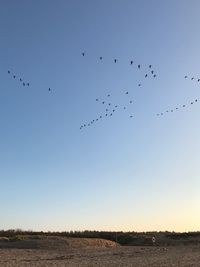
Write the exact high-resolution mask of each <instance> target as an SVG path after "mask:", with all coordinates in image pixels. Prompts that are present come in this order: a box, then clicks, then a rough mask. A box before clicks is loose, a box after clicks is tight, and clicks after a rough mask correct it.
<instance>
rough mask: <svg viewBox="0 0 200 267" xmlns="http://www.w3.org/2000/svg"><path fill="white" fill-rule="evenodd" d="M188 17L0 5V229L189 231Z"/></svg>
mask: <svg viewBox="0 0 200 267" xmlns="http://www.w3.org/2000/svg"><path fill="white" fill-rule="evenodd" d="M199 8H200V2H199V1H198V0H168V1H160V0H151V1H149V0H134V1H133V0H109V1H106V0H102V1H97V0H95V1H93V0H85V1H81V0H75V1H74V0H68V1H65V0H57V1H53V0H43V1H39V0H34V1H33V0H28V1H27V0H19V1H14V0H2V1H0V33H1V41H0V129H1V130H0V185H1V193H0V213H1V220H0V229H5V230H6V229H16V228H20V229H23V230H43V231H69V230H86V229H87V230H107V231H119V230H120V231H154V230H155V231H165V230H168V231H198V230H200V228H199V226H200V213H199V204H200V194H199V189H200V164H199V163H200V156H199V152H200V141H199V140H200V139H199V136H200V125H199V114H200V83H199V84H198V82H197V80H196V79H197V78H200V71H199V70H200V60H199V47H200V35H199V25H200V17H199ZM82 52H84V53H85V56H84V57H83V56H82ZM100 56H102V58H103V59H102V60H100V59H99V57H100ZM115 58H116V59H117V60H118V61H117V63H114V59H115ZM131 60H133V61H134V63H133V65H131V64H130V61H131ZM138 64H140V65H141V68H140V69H138V68H137V65H138ZM149 64H151V65H152V69H153V70H154V71H155V73H156V75H157V76H156V78H152V75H150V74H149V68H148V66H149ZM8 70H9V71H10V72H11V73H10V74H8ZM147 72H148V77H147V78H144V74H145V73H147ZM13 75H16V78H15V79H14V78H13ZM185 75H187V76H188V78H187V79H185V78H184V76H185ZM191 77H195V79H194V80H193V81H192V80H191ZM19 78H22V79H23V81H25V82H26V83H27V82H29V83H30V86H23V85H22V83H21V82H20V81H19ZM138 83H142V86H141V87H139V86H138ZM48 88H51V91H49V90H48ZM125 92H129V94H128V95H126V94H125ZM108 94H110V97H108V96H107V95H108ZM96 99H98V100H99V101H96ZM195 99H198V102H195V103H194V104H193V105H190V103H191V101H194V100H195ZM130 100H132V101H133V103H132V104H130V103H129V101H130ZM102 101H105V104H104V105H103V104H102ZM109 102H110V103H111V107H113V106H114V105H118V108H117V109H116V112H114V113H113V116H108V117H105V113H106V112H105V108H106V107H107V108H110V107H108V103H109ZM183 104H186V107H185V108H183V107H182V105H183ZM124 106H126V107H127V108H126V110H124V109H123V107H124ZM176 107H179V110H175V108H176ZM171 109H173V110H174V112H169V113H167V112H166V110H171ZM109 112H110V111H109ZM161 113H163V114H164V115H162V116H161V115H160V116H156V114H161ZM99 116H103V118H102V119H99V120H98V121H95V123H93V124H92V125H90V126H86V127H83V129H81V130H80V126H81V125H83V124H86V125H88V123H89V122H90V121H91V120H93V119H95V120H96V118H99ZM130 116H133V118H130Z"/></svg>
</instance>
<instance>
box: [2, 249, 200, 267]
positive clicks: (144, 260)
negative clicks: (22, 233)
mask: <svg viewBox="0 0 200 267" xmlns="http://www.w3.org/2000/svg"><path fill="white" fill-rule="evenodd" d="M0 266H1V267H11V266H13V267H25V266H26V267H32V266H40V267H51V266H57V267H62V266H63V267H64V266H65V267H66V266H70V267H75V266H76V267H78V266H83V267H86V266H87V267H93V266H94V267H96V266H99V267H104V266H105V267H111V266H112V267H121V266H122V267H123V266H131V267H172V266H173V267H200V246H170V247H157V246H155V247H154V246H150V247H135V246H126V247H125V246H123V247H122V246H110V247H105V246H103V247H101V246H94V247H92V246H86V247H84V246H80V247H78V246H76V247H73V246H67V247H66V246H64V247H61V246H59V247H57V248H54V249H53V247H52V246H51V245H49V248H47V247H46V248H36V249H30V248H29V249H28V248H27V249H24V248H21V249H19V248H18V249H16V248H2V249H0Z"/></svg>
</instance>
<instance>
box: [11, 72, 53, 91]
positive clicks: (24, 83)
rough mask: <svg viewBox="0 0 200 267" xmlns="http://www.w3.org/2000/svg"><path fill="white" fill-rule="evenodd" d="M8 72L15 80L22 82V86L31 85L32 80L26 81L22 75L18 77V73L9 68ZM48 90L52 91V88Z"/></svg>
mask: <svg viewBox="0 0 200 267" xmlns="http://www.w3.org/2000/svg"><path fill="white" fill-rule="evenodd" d="M8 74H9V75H10V77H12V78H13V79H15V80H18V81H19V82H21V84H22V86H30V82H25V81H24V80H23V79H22V78H21V77H18V76H17V75H16V74H14V73H12V72H11V71H10V70H8ZM48 91H51V88H50V87H49V88H48Z"/></svg>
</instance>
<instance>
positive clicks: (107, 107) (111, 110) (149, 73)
mask: <svg viewBox="0 0 200 267" xmlns="http://www.w3.org/2000/svg"><path fill="white" fill-rule="evenodd" d="M82 56H83V57H85V56H86V53H85V52H82ZM99 60H100V61H102V60H103V57H102V56H99ZM118 62H119V60H118V59H117V58H114V59H113V63H114V64H117V63H118ZM129 63H130V65H131V66H132V65H135V66H136V69H138V70H141V69H143V70H144V71H145V73H144V76H143V77H144V78H145V79H146V78H149V77H151V78H152V77H153V78H156V77H157V74H156V73H155V71H154V70H153V68H152V65H151V64H149V65H148V66H147V67H146V68H145V67H144V68H142V66H141V64H137V63H135V62H134V61H133V60H130V62H129ZM8 74H9V75H10V77H12V78H13V79H15V80H18V81H19V82H20V83H21V84H22V86H28V87H29V86H30V82H27V81H24V80H23V79H22V78H21V77H18V76H17V75H16V74H14V73H12V72H11V71H10V70H8ZM184 78H185V79H189V80H191V81H197V82H200V78H195V77H193V76H191V77H189V76H188V75H185V76H184ZM141 86H142V82H139V83H138V87H141ZM51 90H52V89H51V88H50V87H49V88H48V91H51ZM124 94H125V95H126V96H127V99H126V105H119V104H116V103H115V104H113V103H111V101H110V99H111V94H110V93H109V94H107V96H106V98H105V99H103V100H102V99H100V98H96V99H95V101H96V102H97V103H99V104H101V105H102V106H103V107H104V109H103V111H102V114H101V115H99V116H97V117H96V118H93V119H92V120H89V121H87V122H84V123H83V124H82V125H80V130H82V129H83V128H85V127H89V126H92V125H93V124H95V123H96V122H98V121H100V120H102V119H104V118H108V117H112V116H113V115H114V114H115V113H116V112H117V111H119V110H127V109H128V105H131V104H133V99H132V98H130V97H129V91H125V92H124ZM197 102H198V99H195V100H193V101H191V102H190V103H187V104H183V105H179V106H176V107H174V108H171V109H167V110H165V111H163V112H161V113H157V114H156V116H164V115H166V114H168V113H173V112H175V111H178V110H180V109H184V108H186V107H188V106H191V105H193V104H195V103H197ZM127 103H128V105H127ZM129 118H130V119H132V118H133V115H132V114H129Z"/></svg>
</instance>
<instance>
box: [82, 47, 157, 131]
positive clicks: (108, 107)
mask: <svg viewBox="0 0 200 267" xmlns="http://www.w3.org/2000/svg"><path fill="white" fill-rule="evenodd" d="M82 56H83V57H85V56H86V53H85V52H82ZM98 59H99V60H100V61H102V60H103V57H102V56H99V58H98ZM118 62H119V60H118V59H117V58H114V59H113V63H114V64H117V63H118ZM129 63H130V65H131V66H132V65H135V66H136V68H137V69H138V70H144V71H145V73H144V78H145V79H146V78H156V77H157V74H156V72H155V70H153V68H152V65H151V64H149V65H148V66H147V67H146V68H145V67H144V68H143V67H142V66H141V64H138V63H135V62H134V61H133V60H130V62H129ZM141 86H142V82H139V83H138V87H141ZM124 94H125V95H127V96H128V95H129V91H125V92H124ZM110 97H111V95H110V94H108V95H107V98H106V100H105V99H103V100H100V99H99V98H96V102H98V103H101V104H102V105H104V107H105V109H104V110H103V112H102V114H101V115H99V116H98V117H96V118H95V119H92V120H90V121H87V122H84V123H83V124H82V125H80V130H82V129H84V128H85V127H89V126H92V125H93V124H94V123H95V122H98V121H100V120H102V119H103V118H106V117H112V116H113V115H114V114H115V112H116V111H119V110H120V109H121V110H127V109H128V106H127V104H126V105H119V104H113V103H111V102H110ZM127 102H128V104H133V100H132V99H131V98H129V99H127ZM129 118H130V119H132V118H133V115H132V114H129Z"/></svg>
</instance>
